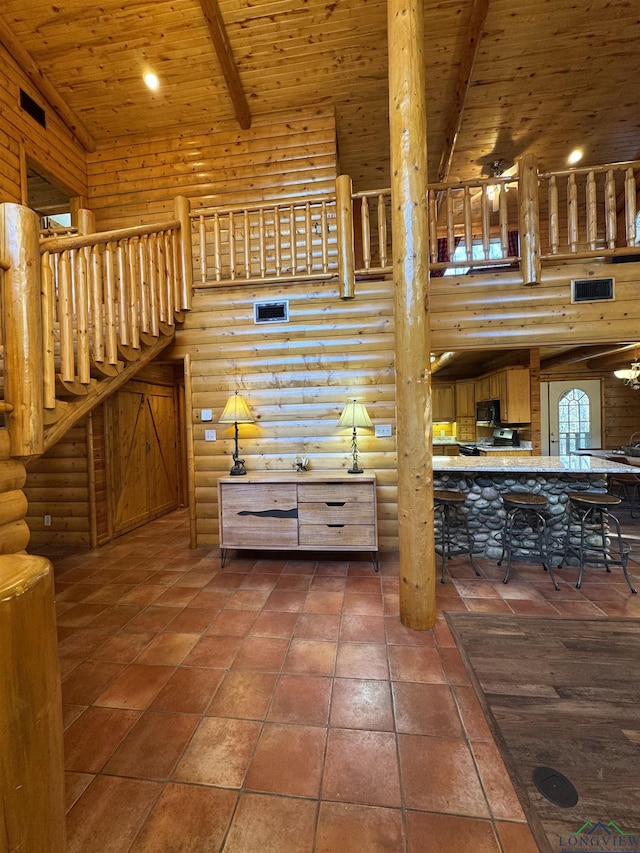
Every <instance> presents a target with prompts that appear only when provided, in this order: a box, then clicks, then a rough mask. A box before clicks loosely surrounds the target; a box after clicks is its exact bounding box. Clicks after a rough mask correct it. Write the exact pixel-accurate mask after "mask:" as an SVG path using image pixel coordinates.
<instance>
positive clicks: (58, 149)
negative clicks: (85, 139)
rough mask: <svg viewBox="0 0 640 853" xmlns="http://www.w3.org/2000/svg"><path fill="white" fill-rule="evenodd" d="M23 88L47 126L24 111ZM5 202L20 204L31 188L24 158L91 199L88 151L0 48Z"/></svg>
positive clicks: (1, 195) (0, 160) (0, 169)
mask: <svg viewBox="0 0 640 853" xmlns="http://www.w3.org/2000/svg"><path fill="white" fill-rule="evenodd" d="M20 89H23V90H24V91H25V92H26V93H27V94H28V95H29V96H30V97H32V98H33V99H34V101H36V103H37V104H39V105H40V106H41V107H43V108H44V109H45V112H46V123H47V126H46V128H43V127H42V126H41V125H40V124H38V122H37V121H35V119H33V118H32V117H31V116H30V115H29V114H28V113H26V112H25V111H24V110H23V109H21V107H20ZM0 114H1V115H2V123H1V124H0V201H10V202H15V203H18V204H19V203H21V202H22V200H23V193H24V191H25V189H26V183H25V182H26V175H25V174H24V166H25V164H24V162H23V155H26V157H27V158H29V159H30V160H33V161H34V163H37V165H38V170H39V171H40V172H41V173H42V174H43V175H44V176H45V177H48V178H49V179H52V180H53V181H54V182H55V183H56V185H57V186H60V187H61V188H63V189H65V190H66V191H67V192H68V193H69V196H70V197H71V196H81V195H86V192H87V175H86V161H85V152H84V150H83V148H82V147H81V146H80V145H79V144H78V143H77V142H76V141H75V139H74V138H73V136H72V135H71V133H70V132H69V130H68V129H67V128H66V126H65V125H64V123H63V122H62V121H61V120H60V119H59V118H58V116H57V115H56V113H55V112H54V111H53V109H52V108H51V107H49V106H48V104H47V103H46V102H45V101H44V99H43V98H42V96H41V95H40V94H39V93H38V92H37V91H36V90H35V89H34V87H33V85H32V84H31V83H30V81H29V79H28V77H27V76H26V75H25V74H24V73H23V72H22V71H20V70H19V68H18V66H17V65H16V64H15V62H14V61H13V59H12V58H11V57H10V56H9V54H8V53H7V51H6V50H5V48H4V47H3V46H2V45H0Z"/></svg>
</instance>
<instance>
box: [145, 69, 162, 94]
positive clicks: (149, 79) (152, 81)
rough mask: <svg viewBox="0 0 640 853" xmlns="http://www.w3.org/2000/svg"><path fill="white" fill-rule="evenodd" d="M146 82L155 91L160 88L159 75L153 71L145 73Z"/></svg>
mask: <svg viewBox="0 0 640 853" xmlns="http://www.w3.org/2000/svg"><path fill="white" fill-rule="evenodd" d="M144 82H145V83H146V84H147V86H148V87H149V88H150V89H152V90H153V91H154V92H155V91H156V89H158V87H159V86H160V81H159V80H158V77H157V75H155V74H153V73H152V72H151V71H148V72H147V73H146V74H145V75H144Z"/></svg>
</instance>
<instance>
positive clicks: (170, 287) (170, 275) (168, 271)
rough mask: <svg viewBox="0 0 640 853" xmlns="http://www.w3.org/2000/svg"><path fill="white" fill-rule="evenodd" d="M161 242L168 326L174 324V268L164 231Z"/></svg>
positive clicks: (169, 240) (169, 245)
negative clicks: (162, 245) (162, 244)
mask: <svg viewBox="0 0 640 853" xmlns="http://www.w3.org/2000/svg"><path fill="white" fill-rule="evenodd" d="M162 237H163V243H164V265H165V275H166V281H167V285H166V287H167V316H166V319H165V323H167V324H168V325H169V326H173V325H175V313H176V312H175V308H176V294H175V290H174V282H175V270H174V263H173V252H172V251H171V236H170V234H168V233H167V232H166V231H165V233H164V234H163V235H162Z"/></svg>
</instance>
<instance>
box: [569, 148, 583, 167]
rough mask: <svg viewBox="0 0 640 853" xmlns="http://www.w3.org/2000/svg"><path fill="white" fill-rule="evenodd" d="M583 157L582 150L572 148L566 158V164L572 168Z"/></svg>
mask: <svg viewBox="0 0 640 853" xmlns="http://www.w3.org/2000/svg"><path fill="white" fill-rule="evenodd" d="M583 156H584V151H583V150H582V148H574V149H573V151H572V152H571V154H569V156H568V157H567V163H568V164H569V165H570V166H574V165H575V164H576V163H579V162H580V160H582V158H583Z"/></svg>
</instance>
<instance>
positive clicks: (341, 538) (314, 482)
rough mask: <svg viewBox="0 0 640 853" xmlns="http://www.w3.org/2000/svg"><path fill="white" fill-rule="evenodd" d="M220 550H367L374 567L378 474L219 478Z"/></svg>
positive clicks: (375, 562)
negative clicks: (376, 475)
mask: <svg viewBox="0 0 640 853" xmlns="http://www.w3.org/2000/svg"><path fill="white" fill-rule="evenodd" d="M218 515H219V521H220V551H221V562H222V565H223V566H224V563H225V559H226V552H227V549H229V548H237V549H242V548H251V549H255V550H263V549H264V550H280V549H282V550H291V551H302V550H307V551H315V550H318V551H369V552H371V556H372V560H373V564H374V567H375V569H376V571H378V570H379V568H380V567H379V564H378V557H377V551H378V522H377V512H376V478H375V476H374V475H369V474H352V475H349V474H342V473H335V474H333V473H330V472H324V473H322V474H309V473H306V472H302V473H300V474H296V473H291V474H286V473H281V472H268V473H265V474H248V475H247V476H246V477H222V478H221V479H220V480H218Z"/></svg>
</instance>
